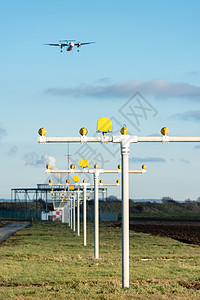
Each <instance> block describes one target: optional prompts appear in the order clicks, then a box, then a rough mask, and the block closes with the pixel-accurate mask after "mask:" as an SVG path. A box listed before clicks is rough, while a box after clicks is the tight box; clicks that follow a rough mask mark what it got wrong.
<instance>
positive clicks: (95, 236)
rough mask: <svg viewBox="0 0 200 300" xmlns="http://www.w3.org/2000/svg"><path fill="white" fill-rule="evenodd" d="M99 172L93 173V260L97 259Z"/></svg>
mask: <svg viewBox="0 0 200 300" xmlns="http://www.w3.org/2000/svg"><path fill="white" fill-rule="evenodd" d="M98 185H99V172H98V170H95V172H94V258H95V259H98V258H99V195H98V192H99V187H98Z"/></svg>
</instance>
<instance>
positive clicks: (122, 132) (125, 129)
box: [120, 125, 128, 135]
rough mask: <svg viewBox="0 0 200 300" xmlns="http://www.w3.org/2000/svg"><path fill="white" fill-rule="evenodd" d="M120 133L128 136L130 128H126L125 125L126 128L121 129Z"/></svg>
mask: <svg viewBox="0 0 200 300" xmlns="http://www.w3.org/2000/svg"><path fill="white" fill-rule="evenodd" d="M120 133H121V134H122V135H126V134H128V128H127V127H126V125H124V126H123V127H122V128H121V130H120Z"/></svg>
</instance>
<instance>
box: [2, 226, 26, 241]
mask: <svg viewBox="0 0 200 300" xmlns="http://www.w3.org/2000/svg"><path fill="white" fill-rule="evenodd" d="M29 225H30V222H13V223H10V224H8V225H6V226H4V227H2V228H0V242H2V241H3V240H6V239H7V238H9V237H10V236H11V235H12V234H14V233H15V232H17V231H18V230H22V229H24V228H26V227H28V226H29Z"/></svg>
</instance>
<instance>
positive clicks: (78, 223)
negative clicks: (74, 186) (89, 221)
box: [77, 191, 80, 236]
mask: <svg viewBox="0 0 200 300" xmlns="http://www.w3.org/2000/svg"><path fill="white" fill-rule="evenodd" d="M79 194H80V192H79V191H77V235H78V236H80V198H79Z"/></svg>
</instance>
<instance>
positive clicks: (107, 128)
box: [97, 117, 112, 133]
mask: <svg viewBox="0 0 200 300" xmlns="http://www.w3.org/2000/svg"><path fill="white" fill-rule="evenodd" d="M97 132H102V133H107V132H112V122H111V121H110V119H108V118H106V117H103V118H100V119H99V120H98V122H97Z"/></svg>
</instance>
